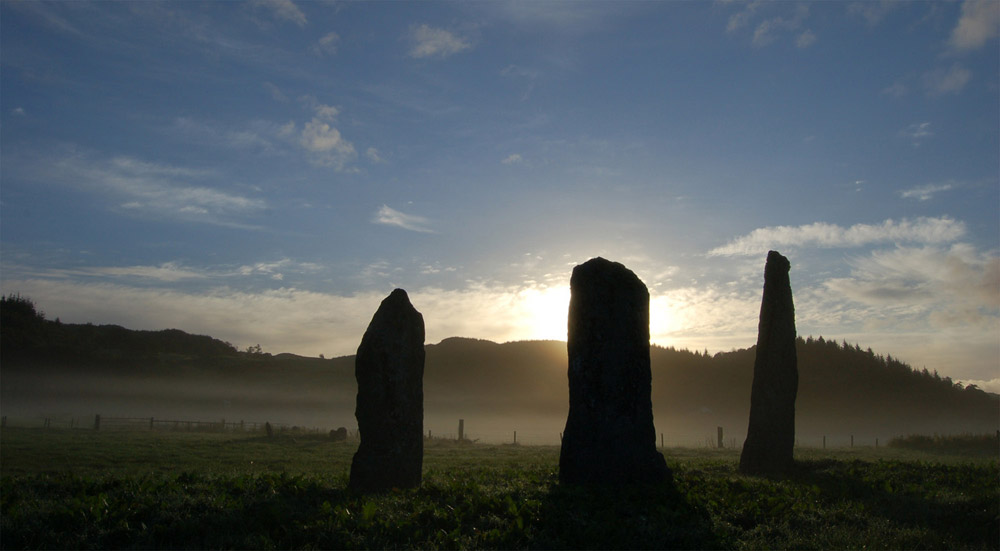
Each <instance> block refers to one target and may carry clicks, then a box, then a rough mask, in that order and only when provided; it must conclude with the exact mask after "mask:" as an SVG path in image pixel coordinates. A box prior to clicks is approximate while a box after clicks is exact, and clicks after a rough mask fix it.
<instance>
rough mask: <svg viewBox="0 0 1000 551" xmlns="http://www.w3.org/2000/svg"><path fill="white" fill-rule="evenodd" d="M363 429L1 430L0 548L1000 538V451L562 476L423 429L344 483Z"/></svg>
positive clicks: (711, 463)
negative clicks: (630, 475)
mask: <svg viewBox="0 0 1000 551" xmlns="http://www.w3.org/2000/svg"><path fill="white" fill-rule="evenodd" d="M355 449H356V443H350V442H348V443H334V442H331V441H329V440H328V439H327V438H325V437H322V436H318V435H299V436H294V435H281V436H278V437H275V438H271V439H269V438H266V437H263V436H249V435H246V434H224V433H198V432H190V433H188V432H168V431H164V432H159V431H157V432H137V431H136V432H125V431H120V432H114V431H101V432H94V431H92V430H42V429H12V428H7V429H4V430H3V432H2V434H0V515H2V517H0V546H2V547H3V548H9V549H14V548H81V549H106V548H199V549H201V548H253V549H267V548H277V549H285V548H319V549H330V548H420V549H435V548H438V549H441V548H443V549H455V548H504V549H513V548H543V549H564V548H571V549H576V548H629V549H635V548H655V549H663V548H682V549H702V548H723V549H746V548H751V549H762V548H767V549H774V548H796V549H844V548H852V549H860V548H867V549H997V548H1000V528H998V526H1000V510H998V509H1000V486H998V484H1000V483H998V481H1000V466H998V458H997V457H996V455H995V454H990V453H987V454H985V455H984V454H972V455H969V454H947V453H942V452H940V451H936V452H934V453H928V452H921V451H914V450H910V449H901V448H879V449H873V448H848V449H836V450H816V449H800V450H796V456H797V460H798V462H797V468H796V470H795V472H793V473H791V474H789V475H788V476H784V477H773V478H763V477H746V476H742V475H740V474H739V473H738V472H737V470H736V464H737V462H738V459H739V455H738V451H735V450H714V449H679V448H669V449H666V450H663V451H664V455H665V456H666V458H667V462H668V464H669V466H670V467H671V469H672V470H673V474H674V480H673V482H672V483H670V484H663V485H659V486H654V487H645V488H577V487H564V486H560V485H559V484H558V457H559V450H558V448H557V447H554V446H553V447H544V446H537V447H536V446H486V445H472V444H458V443H454V442H450V441H440V440H435V441H430V442H428V443H427V444H426V446H425V456H424V482H423V485H422V486H421V487H420V488H419V489H415V490H404V491H393V492H388V493H385V494H380V495H370V496H366V495H357V494H353V493H351V492H350V491H348V490H347V480H348V471H349V468H350V461H351V456H352V455H353V453H354V451H355Z"/></svg>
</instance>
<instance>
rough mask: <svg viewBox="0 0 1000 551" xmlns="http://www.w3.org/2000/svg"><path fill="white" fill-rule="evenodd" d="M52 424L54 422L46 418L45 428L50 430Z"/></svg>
mask: <svg viewBox="0 0 1000 551" xmlns="http://www.w3.org/2000/svg"><path fill="white" fill-rule="evenodd" d="M51 422H52V420H51V419H49V418H48V417H46V418H45V428H49V425H50V423H51Z"/></svg>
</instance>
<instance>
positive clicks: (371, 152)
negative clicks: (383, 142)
mask: <svg viewBox="0 0 1000 551" xmlns="http://www.w3.org/2000/svg"><path fill="white" fill-rule="evenodd" d="M365 157H368V160H369V161H371V162H373V163H376V164H378V163H384V162H385V160H384V159H382V156H381V155H379V152H378V149H375V148H374V147H369V148H368V149H366V150H365Z"/></svg>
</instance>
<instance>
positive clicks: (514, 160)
mask: <svg viewBox="0 0 1000 551" xmlns="http://www.w3.org/2000/svg"><path fill="white" fill-rule="evenodd" d="M500 162H501V163H503V164H505V165H516V164H521V163H522V162H524V159H523V158H521V154H520V153H511V154H510V155H508V156H507V157H506V158H505V159H504V160H502V161H500Z"/></svg>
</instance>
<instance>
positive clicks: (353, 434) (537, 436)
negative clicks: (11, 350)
mask: <svg viewBox="0 0 1000 551" xmlns="http://www.w3.org/2000/svg"><path fill="white" fill-rule="evenodd" d="M458 421H459V422H458V433H457V434H456V433H454V432H450V431H449V432H442V431H439V432H436V433H435V432H434V431H433V430H432V429H429V428H426V427H425V429H426V430H425V434H426V437H427V438H433V439H445V440H466V441H470V442H478V443H482V444H525V445H552V444H559V443H560V442H561V441H562V433H561V432H557V431H554V430H534V429H528V430H524V429H511V430H497V429H496V426H495V425H494V426H492V427H487V428H485V429H484V430H474V431H468V430H466V425H465V420H464V419H459V420H458ZM267 425H270V426H271V430H272V432H278V433H279V434H280V433H283V432H292V433H298V434H301V433H307V434H308V433H312V434H325V433H326V432H327V431H328V429H324V428H317V427H303V426H298V425H292V424H290V423H269V422H257V421H244V420H240V421H227V420H225V419H219V420H218V421H191V420H182V419H157V418H155V417H105V416H101V415H100V414H98V415H95V416H93V417H65V416H63V417H58V418H52V417H34V418H30V419H23V418H22V419H18V420H17V421H16V422H9V421H8V418H7V416H6V415H4V416H2V419H0V427H3V428H7V427H13V426H16V427H21V428H44V429H54V428H64V429H65V428H70V429H91V430H98V431H101V430H146V431H153V430H171V431H201V432H234V433H236V432H248V433H254V432H266V426H267ZM347 434H348V439H351V440H357V439H358V431H357V430H348V431H347ZM657 436H658V438H657V442H656V444H657V445H658V447H660V448H666V447H678V448H718V449H730V450H732V449H739V448H741V447H742V443H741V442H739V441H737V439H736V438H735V437H731V436H729V437H726V436H724V433H723V428H722V427H718V428H717V432H716V434H713V435H711V436H704V437H703V438H697V437H694V436H691V435H686V436H682V435H679V434H670V433H663V432H659V433H657ZM889 440H891V438H880V437H877V436H864V437H856V436H855V435H853V434H850V435H830V436H828V435H823V436H812V435H811V436H804V437H796V439H795V447H796V448H799V447H803V448H820V449H828V448H829V449H835V448H841V449H843V448H855V447H857V448H872V447H874V448H879V447H885V446H886V445H888V442H889Z"/></svg>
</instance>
